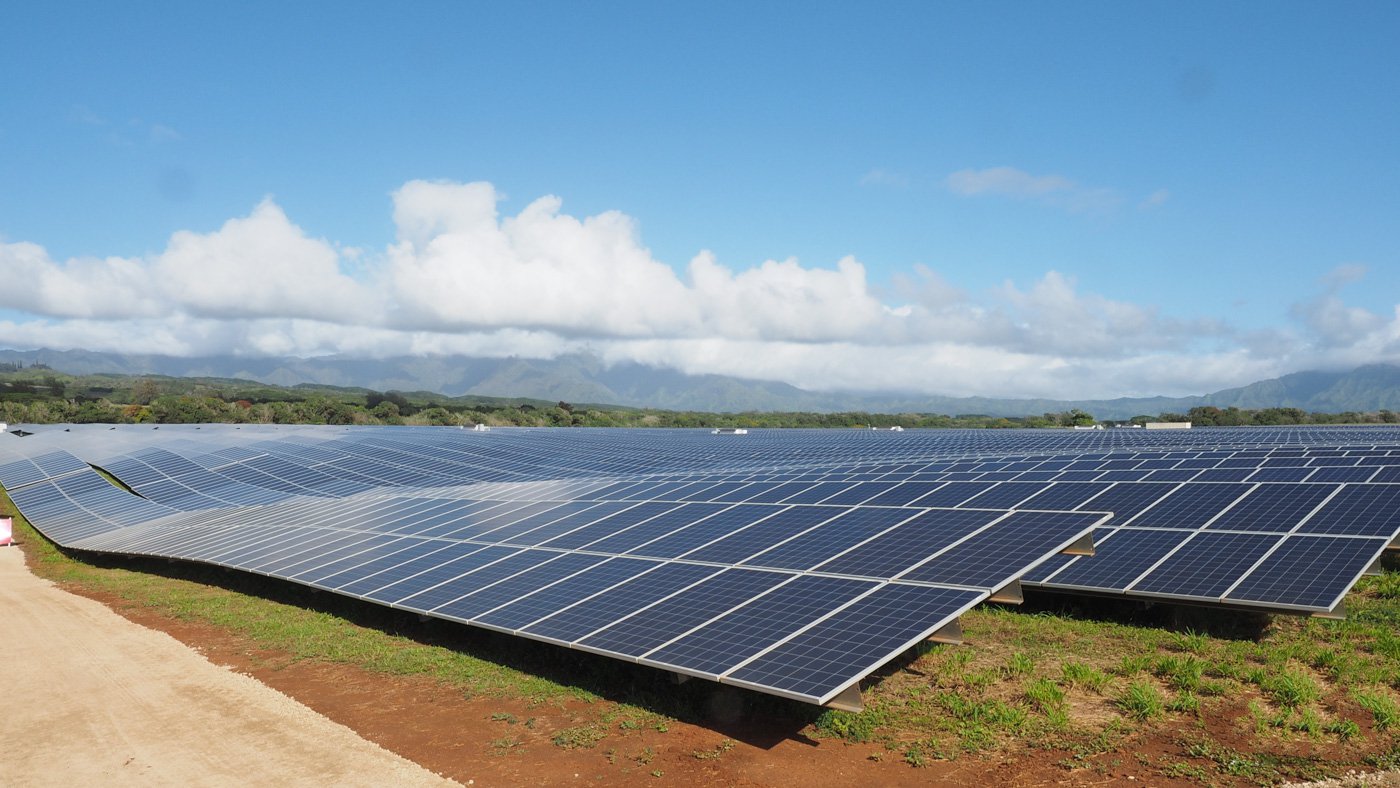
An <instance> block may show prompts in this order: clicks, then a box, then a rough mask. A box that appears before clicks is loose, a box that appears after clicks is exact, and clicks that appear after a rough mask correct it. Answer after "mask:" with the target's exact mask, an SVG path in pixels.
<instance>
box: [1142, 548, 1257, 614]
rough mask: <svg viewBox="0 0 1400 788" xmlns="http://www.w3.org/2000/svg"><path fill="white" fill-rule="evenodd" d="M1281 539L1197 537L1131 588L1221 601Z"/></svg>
mask: <svg viewBox="0 0 1400 788" xmlns="http://www.w3.org/2000/svg"><path fill="white" fill-rule="evenodd" d="M1279 539H1280V537H1279V536H1277V535H1274V534H1235V533H1210V532H1203V533H1197V534H1196V536H1195V537H1193V538H1192V539H1191V541H1189V542H1186V543H1185V544H1183V545H1182V546H1181V547H1180V548H1179V549H1178V550H1177V551H1176V552H1174V553H1172V554H1171V555H1170V556H1168V557H1167V559H1166V560H1165V561H1163V562H1162V564H1161V565H1159V566H1158V567H1157V568H1156V569H1153V570H1152V571H1151V572H1149V573H1148V574H1147V576H1146V577H1144V578H1143V579H1142V580H1139V581H1138V582H1137V583H1136V584H1134V585H1133V586H1131V588H1132V589H1135V590H1141V591H1148V592H1155V593H1159V594H1164V595H1170V596H1180V597H1201V598H1206V599H1215V598H1219V597H1220V595H1221V594H1224V593H1225V591H1226V590H1227V589H1228V588H1229V587H1230V586H1231V585H1232V584H1233V583H1234V582H1235V581H1236V580H1237V579H1238V578H1239V577H1240V576H1242V575H1243V574H1244V573H1245V571H1247V570H1248V569H1249V568H1250V567H1251V566H1253V565H1254V562H1256V561H1258V560H1259V559H1260V558H1262V557H1263V555H1264V554H1265V553H1266V552H1268V551H1269V550H1270V549H1271V548H1273V546H1274V545H1275V544H1278V541H1279Z"/></svg>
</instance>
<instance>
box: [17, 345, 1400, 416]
mask: <svg viewBox="0 0 1400 788" xmlns="http://www.w3.org/2000/svg"><path fill="white" fill-rule="evenodd" d="M3 363H21V364H25V365H33V364H36V363H37V364H45V365H48V366H50V367H52V368H54V369H56V370H59V371H61V372H67V373H69V374H73V375H91V374H98V373H116V374H127V375H170V376H173V377H196V376H197V377H222V378H238V379H242V380H254V381H259V382H263V383H274V384H277V385H280V386H296V385H300V384H319V385H330V386H355V387H363V388H369V389H375V390H378V391H432V392H436V393H440V394H445V395H448V396H454V397H455V396H462V395H465V394H475V395H481V396H494V397H528V398H532V399H541V400H549V401H558V400H564V401H566V402H577V403H600V404H614V405H627V406H631V407H651V408H665V409H668V410H699V411H714V412H736V411H747V410H754V411H777V410H782V411H817V412H832V411H867V412H872V413H946V414H949V415H957V414H972V413H978V414H986V415H991V416H1031V415H1036V414H1040V413H1048V412H1058V411H1064V410H1069V409H1070V408H1079V409H1081V410H1085V411H1088V412H1089V413H1092V414H1094V415H1095V416H1098V417H1100V418H1107V419H1126V418H1130V417H1132V416H1136V415H1139V414H1157V413H1164V412H1177V413H1185V412H1186V411H1188V410H1190V409H1191V408H1194V407H1196V406H1198V405H1215V406H1217V407H1221V408H1226V407H1232V406H1233V407H1239V408H1271V407H1292V408H1302V409H1304V410H1310V411H1321V412H1328V413H1340V412H1343V411H1349V410H1353V411H1375V410H1380V409H1390V410H1400V367H1397V366H1394V365H1389V364H1374V365H1370V366H1364V367H1359V368H1357V369H1355V370H1352V371H1350V372H1296V373H1293V374H1291V375H1284V376H1283V377H1280V378H1275V379H1273V380H1263V381H1259V382H1257V383H1251V384H1249V385H1248V386H1243V387H1241V388H1234V389H1226V390H1224V391H1218V392H1215V393H1214V394H1206V395H1203V396H1199V397H1139V398H1129V397H1124V398H1119V399H1110V400H1074V401H1069V400H1053V399H995V398H989V397H942V396H916V395H899V394H864V393H851V392H817V391H807V390H805V389H800V388H797V387H795V386H790V385H788V384H786V383H774V382H771V381H758V380H746V379H742V378H736V377H729V376H725V375H687V374H685V373H683V372H678V371H676V370H671V369H664V368H660V367H651V366H647V365H644V364H636V363H622V364H614V365H612V366H608V365H606V364H604V363H603V362H602V361H601V360H599V359H598V358H596V357H594V356H590V355H586V354H576V355H567V356H560V357H559V358H555V359H520V358H475V357H468V356H424V357H399V358H387V359H355V358H346V357H341V356H324V357H318V358H240V357H236V356H211V357H204V358H178V357H174V356H155V355H123V354H113V353H93V352H89V351H84V350H26V351H18V350H0V364H3Z"/></svg>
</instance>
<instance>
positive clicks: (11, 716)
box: [0, 548, 451, 786]
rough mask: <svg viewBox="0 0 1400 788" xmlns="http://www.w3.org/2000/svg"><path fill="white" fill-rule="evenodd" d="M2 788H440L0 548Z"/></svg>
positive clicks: (423, 773) (426, 775)
mask: <svg viewBox="0 0 1400 788" xmlns="http://www.w3.org/2000/svg"><path fill="white" fill-rule="evenodd" d="M0 674H3V676H4V681H3V683H0V785H6V786H31V785H34V786H40V785H65V786H71V785H121V784H127V785H135V784H139V785H271V784H282V785H288V784H296V785H357V786H358V785H363V786H382V785H423V786H428V785H450V784H451V783H450V782H449V781H447V780H444V779H443V778H441V777H438V776H436V775H434V774H431V773H430V772H428V771H427V770H425V769H423V768H422V767H420V766H418V765H417V764H414V763H413V762H411V761H408V760H406V759H404V758H401V757H399V756H397V755H394V754H393V753H391V752H388V751H386V750H384V749H383V748H381V747H379V746H378V745H375V744H372V743H370V742H368V741H366V740H365V739H363V738H361V737H360V736H358V735H357V734H356V733H355V732H354V731H352V730H350V729H349V728H347V727H345V726H343V725H340V724H337V723H335V722H331V721H330V720H328V719H326V718H325V717H323V716H322V715H320V714H317V713H316V712H314V711H311V710H310V709H308V708H307V707H306V706H303V705H302V704H300V703H298V702H296V701H294V700H292V699H291V698H289V697H287V696H286V695H283V694H282V693H280V692H277V691H275V690H273V689H270V688H268V687H267V686H265V685H263V684H261V683H259V682H258V681H256V680H254V679H252V678H249V677H248V676H246V675H241V674H239V673H235V672H233V671H231V670H228V669H226V668H222V667H219V666H217V665H215V664H213V663H211V662H210V661H209V660H207V659H205V658H204V657H203V656H200V654H198V653H197V652H196V651H194V650H192V649H190V648H188V647H187V646H186V645H185V644H182V643H180V642H179V641H177V640H175V639H174V638H171V637H170V636H168V635H166V634H164V633H162V632H158V631H155V630H152V629H148V628H146V627H143V626H139V625H137V624H135V623H133V622H131V621H129V620H127V619H125V618H122V617H121V616H119V615H117V614H115V613H113V612H112V611H111V610H110V609H108V608H107V607H105V606H103V605H102V604H99V603H98V602H95V601H93V600H90V599H84V598H83V597H79V596H74V595H73V594H69V593H67V592H65V591H62V590H60V589H58V588H57V587H55V586H54V585H52V584H51V583H49V582H48V581H45V580H41V579H39V578H37V577H35V576H34V575H32V574H30V573H29V572H28V570H27V569H26V568H25V566H24V559H23V554H22V553H21V551H20V550H19V549H17V548H0Z"/></svg>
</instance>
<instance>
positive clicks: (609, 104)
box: [0, 2, 1400, 396]
mask: <svg viewBox="0 0 1400 788" xmlns="http://www.w3.org/2000/svg"><path fill="white" fill-rule="evenodd" d="M206 5H207V4H177V3H141V4H131V5H121V4H118V5H112V4H97V3H93V4H74V3H52V4H28V5H27V6H20V7H15V8H11V9H8V10H7V11H6V13H5V24H4V25H0V74H3V75H4V76H3V77H0V85H3V92H2V93H0V277H3V281H4V282H5V283H6V284H5V287H4V292H0V308H2V309H3V310H4V311H3V312H0V345H7V346H13V347H34V346H40V345H46V346H50V347H87V348H91V349H103V350H108V349H127V350H141V351H149V352H168V353H175V354H185V355H196V354H204V353H213V352H236V353H244V354H260V353H273V354H281V353H291V354H298V355H313V354H321V353H331V352H342V353H350V354H363V355H386V354H398V353H432V352H472V353H483V354H495V355H511V354H515V355H527V356H549V355H554V354H558V353H563V352H573V351H579V350H586V351H589V352H593V353H596V354H598V355H599V356H601V357H603V358H604V359H606V360H609V361H617V360H624V359H626V360H640V361H645V362H647V363H654V364H659V365H664V366H670V367H675V368H679V369H683V370H686V371H691V372H720V373H725V374H739V375H745V376H758V377H767V378H773V379H781V380H785V381H787V382H791V383H795V384H798V385H802V386H806V387H811V388H857V389H898V390H902V391H927V392H930V393H952V394H987V395H1012V396H1116V395H1125V394H1127V395H1132V394H1153V393H1166V394H1181V393H1193V392H1195V393H1199V392H1204V391H1207V390H1212V389H1215V388H1221V387H1224V386H1229V385H1237V384H1241V383H1246V382H1249V381H1251V380H1254V379H1257V378H1260V377H1270V376H1273V375H1277V374H1282V373H1286V372H1290V371H1295V370H1298V369H1309V368H1319V367H1349V366H1354V365H1356V364H1359V363H1367V362H1372V361H1400V322H1397V312H1396V307H1397V302H1400V242H1397V241H1398V240H1400V179H1397V178H1396V173H1400V142H1397V140H1400V102H1397V101H1395V98H1394V97H1395V96H1397V95H1400V54H1397V51H1400V50H1397V49H1396V48H1395V46H1394V42H1395V41H1396V40H1400V5H1396V4H1394V3H1384V2H1375V3H1337V4H1318V3H1235V4H1216V3H1133V4H1124V3H1068V4H990V3H979V4H971V3H968V4H961V5H953V4H928V3H895V4H861V5H860V6H856V5H855V4H776V3H775V4H737V3H736V4H725V3H709V4H703V5H701V6H688V7H682V6H680V5H679V4H655V3H647V4H644V3H596V4H581V3H521V4H483V3H413V4H395V5H393V6H390V5H388V4H378V5H376V4H368V3H358V4H345V3H310V2H308V3H295V4H270V3H269V4H259V3H249V4H239V5H235V6H220V7H212V6H211V7H205V6H206ZM542 199H543V200H544V202H543V203H541V202H539V201H540V200H542ZM697 256H700V258H701V260H700V262H699V263H698V264H697V263H696V262H695V260H696V258H697ZM843 260H844V261H846V262H844V263H843V262H842V261H843ZM697 266H698V267H697ZM600 282H601V283H604V284H605V286H601V287H600V286H597V285H598V283H600ZM756 358H760V359H762V360H763V363H761V364H755V363H754V359H756Z"/></svg>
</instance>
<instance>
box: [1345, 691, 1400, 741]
mask: <svg viewBox="0 0 1400 788" xmlns="http://www.w3.org/2000/svg"><path fill="white" fill-rule="evenodd" d="M1352 697H1353V698H1355V699H1356V703H1357V705H1358V706H1360V707H1361V708H1363V709H1365V710H1366V711H1369V712H1371V719H1372V720H1374V721H1375V724H1376V730H1380V731H1383V730H1389V729H1390V728H1392V727H1394V726H1395V725H1396V724H1397V723H1400V707H1397V706H1396V704H1395V701H1394V700H1393V699H1392V698H1391V697H1390V696H1389V695H1385V694H1382V693H1381V692H1368V691H1366V690H1356V691H1355V692H1353V693H1352Z"/></svg>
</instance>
